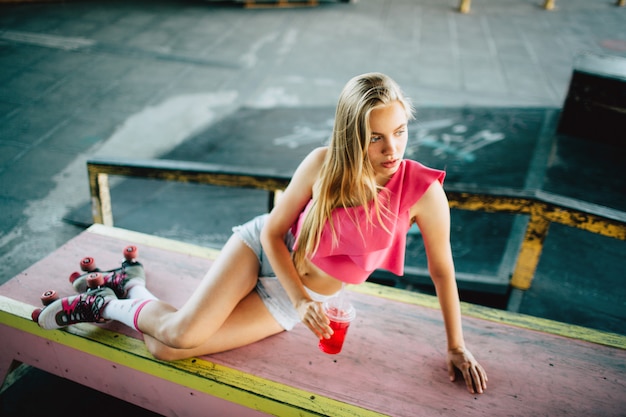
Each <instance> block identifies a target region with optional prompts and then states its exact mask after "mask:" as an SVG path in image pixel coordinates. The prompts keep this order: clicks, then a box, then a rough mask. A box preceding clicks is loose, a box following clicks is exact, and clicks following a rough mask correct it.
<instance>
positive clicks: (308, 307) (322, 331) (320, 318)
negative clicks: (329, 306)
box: [296, 299, 333, 339]
mask: <svg viewBox="0 0 626 417" xmlns="http://www.w3.org/2000/svg"><path fill="white" fill-rule="evenodd" d="M296 310H297V311H298V315H299V316H300V320H301V321H302V323H304V325H305V326H307V327H308V328H309V329H310V330H311V331H312V332H313V333H315V335H316V336H317V337H318V339H322V338H324V339H329V338H330V336H331V335H332V334H333V329H331V328H330V320H329V319H328V317H327V316H326V313H325V312H324V308H323V307H322V303H320V302H317V301H313V300H306V299H304V300H302V301H301V302H300V303H298V305H297V306H296Z"/></svg>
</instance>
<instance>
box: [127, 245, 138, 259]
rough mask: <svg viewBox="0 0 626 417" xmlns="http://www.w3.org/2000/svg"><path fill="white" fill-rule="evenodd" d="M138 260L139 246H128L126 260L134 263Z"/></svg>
mask: <svg viewBox="0 0 626 417" xmlns="http://www.w3.org/2000/svg"><path fill="white" fill-rule="evenodd" d="M136 258H137V246H132V245H131V246H126V247H125V248H124V259H126V260H127V261H132V260H133V259H136Z"/></svg>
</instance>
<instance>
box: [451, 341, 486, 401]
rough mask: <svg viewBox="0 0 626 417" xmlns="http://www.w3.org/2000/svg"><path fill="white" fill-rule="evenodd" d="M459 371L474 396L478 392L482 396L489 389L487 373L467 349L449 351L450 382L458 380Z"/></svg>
mask: <svg viewBox="0 0 626 417" xmlns="http://www.w3.org/2000/svg"><path fill="white" fill-rule="evenodd" d="M455 369H458V370H459V371H461V373H462V374H463V379H465V384H466V385H467V389H468V391H469V392H471V393H472V394H474V393H476V392H478V393H479V394H482V393H483V391H484V390H486V389H487V381H488V379H487V373H486V372H485V370H484V369H483V367H482V366H480V364H479V363H478V361H476V359H474V355H472V353H471V352H470V351H469V350H467V349H465V348H457V349H452V350H449V351H448V374H449V375H450V381H455V380H456V371H455Z"/></svg>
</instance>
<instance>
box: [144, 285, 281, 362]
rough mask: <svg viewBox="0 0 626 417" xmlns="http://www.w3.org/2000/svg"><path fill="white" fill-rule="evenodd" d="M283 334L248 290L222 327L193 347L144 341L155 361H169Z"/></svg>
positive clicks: (215, 351) (255, 295)
mask: <svg viewBox="0 0 626 417" xmlns="http://www.w3.org/2000/svg"><path fill="white" fill-rule="evenodd" d="M283 331H284V329H283V328H282V327H281V326H280V325H279V324H278V322H277V321H276V320H275V319H274V317H273V316H272V315H271V314H270V312H269V311H268V310H267V308H266V307H265V304H263V301H261V298H260V297H259V295H258V294H257V292H256V291H252V292H250V293H249V294H248V295H247V296H246V297H245V298H244V299H243V300H241V302H240V303H239V304H238V305H237V307H236V308H235V310H234V311H233V312H232V314H231V315H230V316H229V317H228V319H227V320H226V322H225V323H224V324H223V325H222V327H220V328H219V330H218V331H217V332H216V333H214V334H213V335H212V336H211V337H209V338H208V339H207V340H206V341H205V342H204V343H202V344H201V345H199V346H197V347H195V348H191V349H176V348H172V347H169V346H167V345H164V344H163V343H161V342H159V341H158V340H156V339H154V338H152V337H150V336H145V337H144V340H145V342H146V346H147V347H148V350H149V351H150V353H152V354H153V355H154V356H155V357H156V358H158V359H161V360H167V361H172V360H178V359H186V358H190V357H193V356H201V355H209V354H211V353H217V352H224V351H226V350H230V349H235V348H238V347H241V346H245V345H249V344H251V343H254V342H256V341H259V340H262V339H265V338H266V337H268V336H272V335H274V334H277V333H280V332H283Z"/></svg>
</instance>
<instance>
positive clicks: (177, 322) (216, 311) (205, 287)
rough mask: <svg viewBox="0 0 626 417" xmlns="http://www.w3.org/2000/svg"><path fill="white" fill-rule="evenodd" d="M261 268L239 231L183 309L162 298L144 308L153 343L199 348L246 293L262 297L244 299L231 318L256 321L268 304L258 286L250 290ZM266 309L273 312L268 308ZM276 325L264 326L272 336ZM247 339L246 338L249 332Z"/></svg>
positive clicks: (141, 322)
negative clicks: (257, 293)
mask: <svg viewBox="0 0 626 417" xmlns="http://www.w3.org/2000/svg"><path fill="white" fill-rule="evenodd" d="M258 273H259V262H258V259H257V257H256V255H255V254H254V253H253V252H252V250H251V249H250V248H249V247H248V246H246V245H245V243H243V241H242V240H241V239H240V238H239V237H238V236H236V235H233V236H232V237H231V238H230V239H229V240H228V242H227V243H226V245H225V246H224V248H223V249H222V251H221V253H220V256H219V258H218V259H217V260H216V261H215V263H214V264H213V265H212V267H211V269H210V270H209V271H208V273H207V275H206V276H205V277H204V279H203V280H202V283H201V284H200V286H199V287H198V288H197V289H196V291H195V292H194V294H193V295H192V296H191V297H190V299H189V300H188V301H187V302H186V304H185V305H184V306H183V307H182V308H181V309H180V310H176V309H175V308H174V307H172V306H170V305H168V304H166V303H164V302H160V301H154V302H150V303H148V304H146V306H145V307H144V308H143V310H141V312H140V314H139V317H138V319H137V324H138V327H139V329H140V330H141V331H142V332H143V333H144V334H145V335H146V341H147V344H148V346H149V348H150V347H153V348H154V349H155V350H158V349H159V348H158V346H159V343H160V344H163V345H165V346H169V347H173V348H176V349H192V350H193V351H194V352H195V351H196V350H195V349H196V348H198V347H200V346H203V345H206V343H207V341H209V339H210V338H212V337H213V336H214V335H215V334H216V332H217V331H218V330H219V329H220V328H222V327H223V325H224V324H225V322H226V321H227V319H229V316H230V315H231V313H233V311H234V310H235V308H236V307H238V305H239V304H240V302H241V301H242V300H243V299H244V298H250V300H255V298H256V300H258V302H256V301H249V300H247V301H246V302H244V303H241V306H240V307H238V309H237V314H236V315H235V317H234V318H233V319H232V320H231V321H233V322H240V321H245V320H243V319H248V320H251V321H252V322H253V323H254V322H256V321H257V320H253V319H254V318H255V316H256V315H258V316H259V317H261V316H262V314H261V310H262V309H263V310H265V306H264V305H263V304H262V302H261V300H260V298H258V295H256V292H254V293H252V294H254V295H251V296H250V297H248V295H249V294H251V292H252V290H253V289H254V287H255V286H256V282H257V279H258ZM255 295H256V297H255ZM261 308H262V309H261ZM265 312H266V314H267V315H269V313H268V312H267V311H266V310H265ZM248 314H249V315H250V316H248ZM270 318H271V316H270ZM272 320H273V318H272ZM258 322H259V325H261V324H263V325H267V322H268V320H258ZM274 323H275V321H274ZM276 326H277V324H276ZM228 327H229V326H227V328H228ZM235 327H238V326H235ZM270 327H271V331H270V332H269V333H268V332H261V334H260V335H261V336H262V335H264V336H263V337H265V336H269V335H270V334H273V333H276V331H277V330H278V329H276V327H275V326H270ZM268 330H269V329H268ZM246 331H250V332H251V335H252V334H255V333H254V332H252V329H246ZM259 338H262V337H256V336H255V337H252V339H255V340H258V339H259ZM241 340H242V342H244V341H245V340H244V339H243V338H242V339H241ZM251 341H254V340H251ZM251 341H250V342H251ZM231 347H234V346H231Z"/></svg>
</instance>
